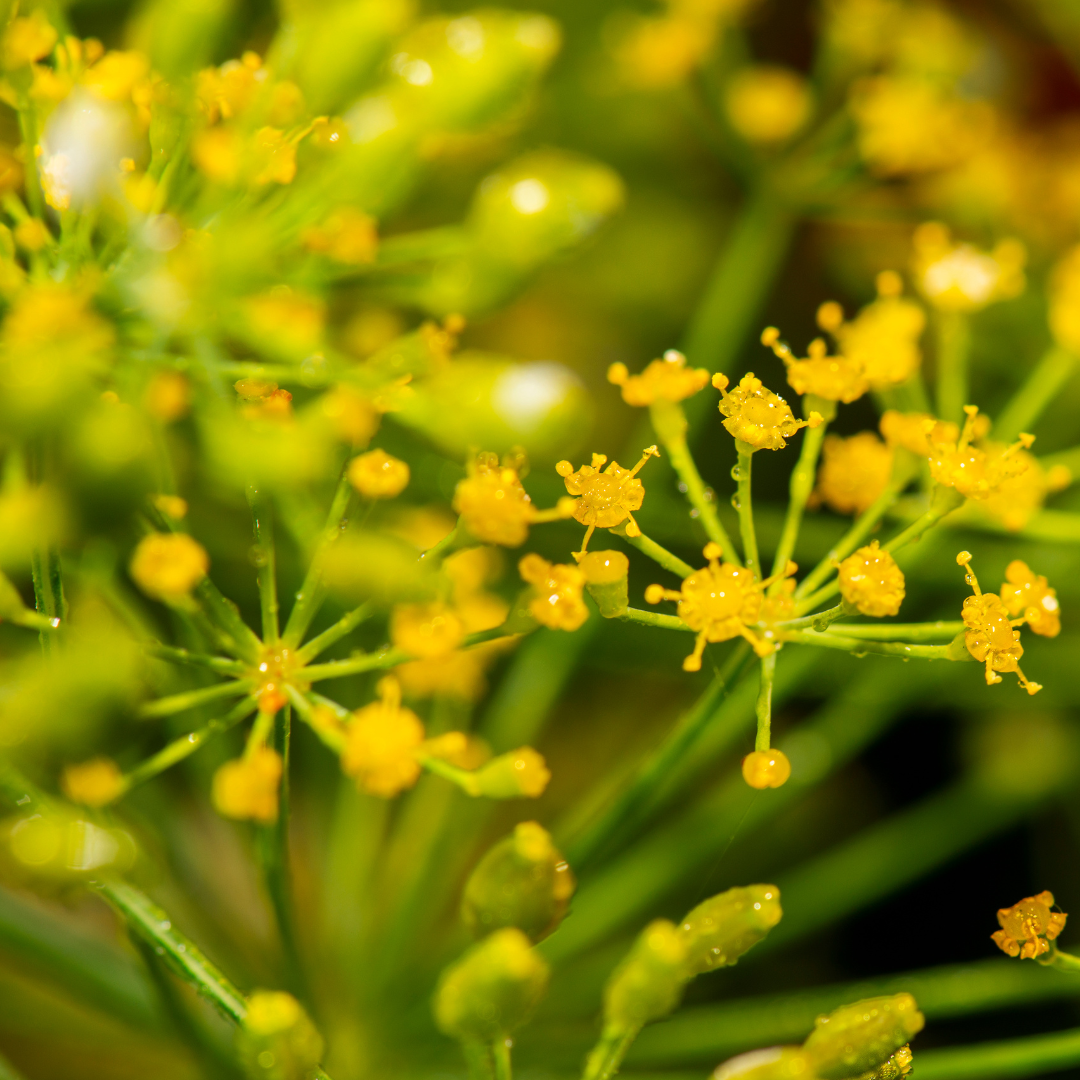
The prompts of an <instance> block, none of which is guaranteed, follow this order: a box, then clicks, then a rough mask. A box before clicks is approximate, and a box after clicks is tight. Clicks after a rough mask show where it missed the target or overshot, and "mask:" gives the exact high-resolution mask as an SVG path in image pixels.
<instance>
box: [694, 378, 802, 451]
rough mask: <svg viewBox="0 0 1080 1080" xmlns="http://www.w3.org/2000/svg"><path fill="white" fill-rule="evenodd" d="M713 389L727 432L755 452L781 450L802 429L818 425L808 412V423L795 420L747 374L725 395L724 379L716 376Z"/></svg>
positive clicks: (780, 402)
mask: <svg viewBox="0 0 1080 1080" xmlns="http://www.w3.org/2000/svg"><path fill="white" fill-rule="evenodd" d="M712 384H713V386H715V387H716V389H717V390H719V391H720V395H721V396H720V412H721V413H723V415H724V416H726V417H727V419H726V420H725V421H724V422H723V423H724V427H725V428H727V430H728V433H729V434H731V435H732V436H734V437H735V438H736V439H738V440H739V441H740V442H744V443H746V444H747V445H748V446H751V447H753V448H754V449H755V450H783V448H784V447H785V446H787V442H786V441H785V440H786V439H790V438H791V436H792V435H794V434H795V432H797V431H798V430H799V428H804V427H817V426H818V425H819V424H821V423H822V422H823V421H822V417H821V414H820V413H817V412H811V413H810V419H809V420H796V419H795V415H794V413H792V411H791V409H790V408H789V407H788V403H787V402H786V401H785V400H784V399H783V398H782V397H779V396H778V395H776V394H774V393H773V392H772V391H771V390H769V389H767V388H766V387H765V386H764V384H763V383H762V381H761V380H760V379H758V378H755V376H754V373H753V372H752V371H751V372H750V373H749V374H747V375H744V376H743V377H742V379H741V380H740V381H739V385H738V386H736V387H735V389H734V390H732V391H731V393H728V392H727V385H728V377H727V376H726V375H723V374H720V373H717V374H716V375H714V376H713V379H712Z"/></svg>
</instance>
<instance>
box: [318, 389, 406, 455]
mask: <svg viewBox="0 0 1080 1080" xmlns="http://www.w3.org/2000/svg"><path fill="white" fill-rule="evenodd" d="M319 409H320V411H321V412H322V414H323V416H325V417H326V418H327V420H329V421H330V423H331V425H332V426H333V427H334V430H335V431H336V432H337V435H338V438H340V439H341V440H342V442H345V443H348V444H349V445H350V446H367V444H368V443H369V442H370V441H371V439H372V437H373V436H374V434H375V432H376V431H378V430H379V424H380V423H381V421H382V410H381V409H379V408H378V406H377V405H376V404H375V402H374V401H372V400H371V399H370V398H368V397H367V396H366V395H365V394H362V393H360V391H359V390H356V389H355V388H354V387H351V386H348V385H347V384H345V383H338V385H337V386H335V387H333V388H332V389H331V390H329V391H328V392H327V393H325V394H323V396H322V397H321V398H320V399H319ZM407 467H408V466H406V468H407Z"/></svg>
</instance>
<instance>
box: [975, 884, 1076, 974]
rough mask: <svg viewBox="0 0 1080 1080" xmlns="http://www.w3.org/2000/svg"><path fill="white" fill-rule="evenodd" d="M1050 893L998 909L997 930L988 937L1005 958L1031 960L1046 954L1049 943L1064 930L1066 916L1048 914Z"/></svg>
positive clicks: (1049, 912)
mask: <svg viewBox="0 0 1080 1080" xmlns="http://www.w3.org/2000/svg"><path fill="white" fill-rule="evenodd" d="M1053 906H1054V894H1053V893H1052V892H1049V891H1044V892H1041V893H1039V894H1038V895H1037V896H1025V897H1024V899H1023V900H1020V901H1018V902H1017V903H1015V904H1013V906H1012V907H1007V908H1001V909H999V910H998V913H997V918H998V922H999V923H1000V924H1001V929H1000V930H995V931H994V933H992V934H991V935H990V937H991V938H992V939H993V941H994V943H995V944H996V945H997V947H998V948H999V949H1000V950H1001V951H1002V952H1003V953H1006V954H1007V955H1009V956H1019V957H1020V959H1021V960H1034V959H1035V958H1036V957H1039V956H1042V955H1043V954H1044V953H1048V952H1049V951H1050V944H1049V943H1050V942H1051V941H1053V940H1054V939H1055V938H1056V937H1057V936H1058V934H1060V933H1061V931H1062V930H1064V929H1065V920H1066V919H1067V918H1068V916H1067V915H1066V914H1065V912H1063V911H1051V910H1050V909H1051V908H1052V907H1053Z"/></svg>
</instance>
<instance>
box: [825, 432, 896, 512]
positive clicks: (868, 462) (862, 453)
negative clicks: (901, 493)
mask: <svg viewBox="0 0 1080 1080" xmlns="http://www.w3.org/2000/svg"><path fill="white" fill-rule="evenodd" d="M821 457H822V461H821V467H820V468H819V469H818V479H817V488H816V489H815V491H814V495H813V501H814V502H815V503H822V502H823V503H825V505H826V506H828V507H829V508H830V509H832V510H835V511H836V512H837V513H838V514H861V513H862V512H863V511H864V510H866V509H868V508H869V507H870V506H871V505H873V503H874V501H875V500H876V499H877V498H878V496H880V495H881V494H882V493H883V492H884V491H885V489H886V487H888V485H889V477H890V476H892V468H893V451H892V450H891V449H890V448H889V447H888V446H886V445H885V443H883V442H882V441H881V440H880V439H879V438H878V437H877V435H875V434H874V433H873V432H872V431H860V432H859V434H858V435H852V436H851V437H850V438H848V439H845V438H843V437H842V436H840V435H826V436H825V441H824V443H823V444H822V447H821Z"/></svg>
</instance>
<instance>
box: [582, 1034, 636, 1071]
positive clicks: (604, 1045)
mask: <svg viewBox="0 0 1080 1080" xmlns="http://www.w3.org/2000/svg"><path fill="white" fill-rule="evenodd" d="M638 1030H640V1029H638ZM638 1030H635V1031H620V1032H608V1031H605V1032H604V1033H603V1034H602V1035H601V1036H600V1040H599V1042H597V1044H596V1045H595V1046H594V1047H593V1048H592V1050H591V1051H590V1052H589V1057H588V1059H587V1060H586V1062H585V1071H584V1073H583V1074H582V1080H610V1078H611V1077H612V1076H614V1075H615V1074H616V1073H617V1072H618V1071H619V1066H620V1065H621V1064H622V1060H623V1058H624V1057H626V1052H627V1050H629V1049H630V1044H631V1043H632V1042H633V1041H634V1039H635V1038H636V1036H637V1034H638Z"/></svg>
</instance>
